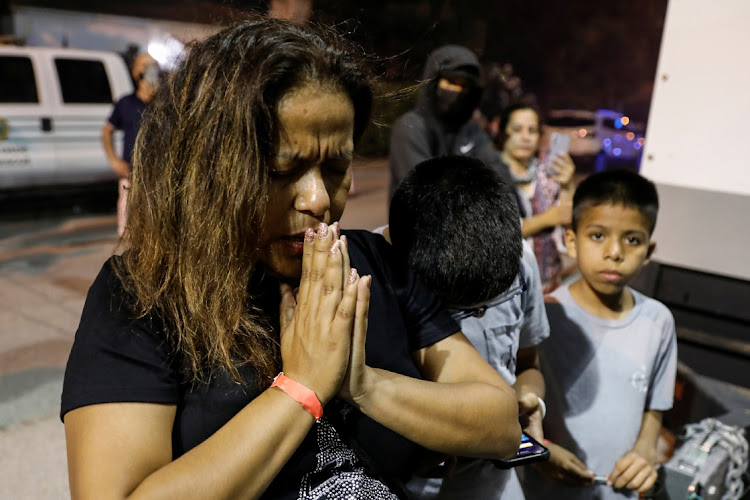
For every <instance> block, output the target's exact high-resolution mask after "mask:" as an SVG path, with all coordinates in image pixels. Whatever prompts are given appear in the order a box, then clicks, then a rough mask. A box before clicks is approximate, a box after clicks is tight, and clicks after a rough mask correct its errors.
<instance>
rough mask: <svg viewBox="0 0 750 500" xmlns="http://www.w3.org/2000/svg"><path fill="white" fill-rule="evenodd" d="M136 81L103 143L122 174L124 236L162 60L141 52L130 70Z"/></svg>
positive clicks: (119, 231) (120, 216)
mask: <svg viewBox="0 0 750 500" xmlns="http://www.w3.org/2000/svg"><path fill="white" fill-rule="evenodd" d="M130 74H131V76H132V77H133V81H134V82H135V89H136V90H135V92H133V93H132V94H130V95H126V96H125V97H123V98H122V99H120V100H119V101H117V103H116V104H115V107H114V110H113V111H112V114H111V115H110V117H109V119H108V120H107V122H106V123H105V124H104V126H103V127H102V145H103V146H104V151H105V153H106V154H107V160H108V161H109V164H110V166H111V167H112V170H114V171H115V173H116V174H117V175H118V176H119V177H120V180H119V186H118V199H117V234H118V236H122V235H123V233H124V232H125V224H126V221H127V202H128V189H129V188H130V172H131V170H132V165H131V158H132V156H133V147H134V145H135V138H136V136H137V135H138V129H139V128H140V126H141V116H142V115H143V111H144V110H145V109H146V103H148V101H150V100H151V97H152V96H153V95H154V92H156V89H157V88H158V87H159V77H160V75H159V64H158V63H157V62H156V60H155V59H154V58H153V57H151V56H150V55H149V54H147V53H143V54H140V55H138V56H137V57H136V58H135V60H134V61H133V66H132V68H131V71H130ZM115 130H122V131H123V133H124V136H123V148H122V154H121V155H119V156H118V155H117V153H116V152H115V147H114V141H113V134H114V131H115Z"/></svg>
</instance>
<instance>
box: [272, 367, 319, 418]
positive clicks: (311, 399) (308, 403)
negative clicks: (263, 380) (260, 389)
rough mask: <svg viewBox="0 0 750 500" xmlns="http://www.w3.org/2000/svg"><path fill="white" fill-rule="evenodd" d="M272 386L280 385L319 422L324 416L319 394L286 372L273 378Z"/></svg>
mask: <svg viewBox="0 0 750 500" xmlns="http://www.w3.org/2000/svg"><path fill="white" fill-rule="evenodd" d="M271 387H278V388H279V389H281V390H282V391H284V392H286V393H287V394H289V396H291V397H292V399H294V400H295V401H296V402H298V403H299V404H301V405H302V407H303V408H304V409H305V410H307V411H308V412H309V413H310V415H312V416H313V417H315V421H316V422H317V421H318V420H320V418H321V417H322V416H323V405H321V404H320V400H319V399H318V396H316V395H315V392H313V391H311V390H310V389H308V388H307V387H305V386H304V385H302V384H300V383H299V382H297V381H295V380H292V379H290V378H289V377H287V376H286V375H284V372H279V374H278V375H276V376H275V377H274V379H273V383H272V384H271Z"/></svg>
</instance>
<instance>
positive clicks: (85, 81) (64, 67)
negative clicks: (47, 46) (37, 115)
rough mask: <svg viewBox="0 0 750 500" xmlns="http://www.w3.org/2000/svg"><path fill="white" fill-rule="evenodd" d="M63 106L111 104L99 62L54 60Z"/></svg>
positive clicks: (107, 82) (103, 71)
mask: <svg viewBox="0 0 750 500" xmlns="http://www.w3.org/2000/svg"><path fill="white" fill-rule="evenodd" d="M55 66H56V67H57V76H58V78H59V79H60V90H61V91H62V98H63V102H64V103H65V104H112V89H111V88H110V87H109V79H108V78H107V71H106V70H105V69H104V63H103V62H101V61H92V60H90V59H62V58H57V59H55Z"/></svg>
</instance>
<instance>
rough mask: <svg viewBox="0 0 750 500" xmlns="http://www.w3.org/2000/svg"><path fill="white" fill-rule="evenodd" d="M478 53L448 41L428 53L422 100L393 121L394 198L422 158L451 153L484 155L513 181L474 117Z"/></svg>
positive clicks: (391, 190)
mask: <svg viewBox="0 0 750 500" xmlns="http://www.w3.org/2000/svg"><path fill="white" fill-rule="evenodd" d="M479 69H480V66H479V60H478V59H477V56H476V55H475V54H474V53H473V52H472V51H471V50H469V49H467V48H466V47H462V46H459V45H445V46H442V47H440V48H438V49H435V50H434V51H433V52H432V53H431V54H430V55H429V57H428V58H427V63H426V64H425V67H424V72H423V75H422V80H423V86H422V88H421V89H420V93H419V98H418V101H417V105H416V107H415V108H414V109H412V110H411V111H409V112H407V113H406V114H404V115H403V116H401V117H400V118H399V119H398V120H396V122H395V123H394V125H393V130H392V132H391V144H390V164H391V188H390V192H389V199H390V198H391V197H392V196H393V193H394V191H395V190H396V186H398V184H399V182H401V179H403V178H404V176H405V175H406V173H407V172H409V170H411V169H412V168H413V167H414V166H415V165H417V164H418V163H420V162H422V161H424V160H427V159H429V158H433V157H436V156H442V155H446V154H458V155H467V156H473V157H475V158H479V159H480V160H482V161H484V162H485V163H486V164H487V165H489V166H490V167H492V168H493V169H494V170H495V171H496V172H497V173H498V174H500V176H501V177H503V179H505V180H506V181H510V175H509V173H508V169H507V167H506V166H505V165H504V164H503V163H502V161H500V157H499V155H498V153H497V152H496V151H495V150H494V148H493V146H492V142H491V140H490V139H489V137H488V136H487V134H486V133H485V132H484V131H483V130H482V128H481V127H480V126H479V125H478V124H477V123H475V122H474V121H473V120H472V119H471V116H472V114H473V112H474V109H475V108H476V107H477V104H478V103H479V99H480V97H481V94H482V92H481V91H482V87H481V85H480V71H479Z"/></svg>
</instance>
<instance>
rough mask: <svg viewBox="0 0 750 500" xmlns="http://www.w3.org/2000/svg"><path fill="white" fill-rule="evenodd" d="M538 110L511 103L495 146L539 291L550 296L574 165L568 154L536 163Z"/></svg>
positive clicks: (559, 272) (556, 281)
mask: <svg viewBox="0 0 750 500" xmlns="http://www.w3.org/2000/svg"><path fill="white" fill-rule="evenodd" d="M540 135H541V123H540V119H539V112H538V111H537V110H536V108H534V107H532V106H529V105H527V104H513V105H510V106H508V107H506V108H505V109H504V110H503V112H502V113H501V115H500V133H499V134H498V137H497V145H498V147H499V149H500V157H501V158H502V162H503V164H504V165H506V166H507V168H508V170H509V171H510V175H511V176H512V178H513V182H514V183H515V186H516V193H517V198H518V204H519V207H518V208H519V211H520V212H521V218H522V223H521V232H522V234H523V237H524V238H526V239H528V240H529V242H530V244H531V246H532V248H533V249H534V255H536V259H537V264H538V265H539V272H540V274H541V277H542V285H543V289H544V292H545V293H547V292H551V291H552V290H554V289H555V288H556V287H557V286H558V285H559V284H560V280H561V278H562V258H561V256H560V254H561V252H562V251H564V247H563V245H562V234H561V226H564V225H567V224H570V220H571V211H572V200H573V191H574V190H575V186H574V184H573V174H574V173H575V165H574V164H573V160H572V159H571V158H570V155H568V154H567V153H558V155H556V156H555V157H554V158H547V159H546V161H545V162H540V161H539V160H538V158H537V155H538V153H539V139H540Z"/></svg>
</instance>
